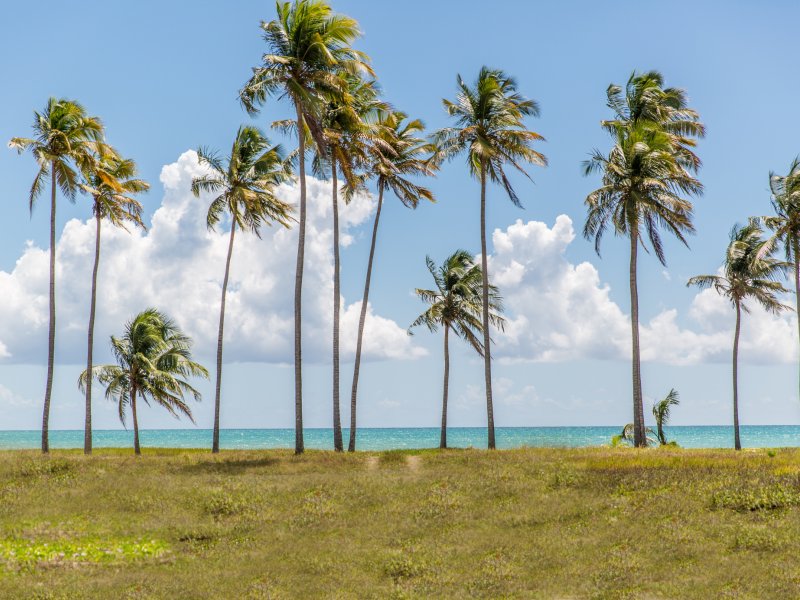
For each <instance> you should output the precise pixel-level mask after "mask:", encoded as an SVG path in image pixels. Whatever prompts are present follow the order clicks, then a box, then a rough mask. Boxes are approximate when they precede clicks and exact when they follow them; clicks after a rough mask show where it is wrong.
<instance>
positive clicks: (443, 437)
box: [439, 324, 450, 449]
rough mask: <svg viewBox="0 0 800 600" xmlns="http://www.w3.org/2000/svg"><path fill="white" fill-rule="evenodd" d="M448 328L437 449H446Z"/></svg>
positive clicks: (446, 326) (445, 329)
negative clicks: (439, 433)
mask: <svg viewBox="0 0 800 600" xmlns="http://www.w3.org/2000/svg"><path fill="white" fill-rule="evenodd" d="M449 338H450V326H449V325H447V324H445V326H444V386H443V388H442V389H443V391H442V435H441V437H440V438H439V448H442V449H444V448H447V392H448V388H449V387H450V347H449Z"/></svg>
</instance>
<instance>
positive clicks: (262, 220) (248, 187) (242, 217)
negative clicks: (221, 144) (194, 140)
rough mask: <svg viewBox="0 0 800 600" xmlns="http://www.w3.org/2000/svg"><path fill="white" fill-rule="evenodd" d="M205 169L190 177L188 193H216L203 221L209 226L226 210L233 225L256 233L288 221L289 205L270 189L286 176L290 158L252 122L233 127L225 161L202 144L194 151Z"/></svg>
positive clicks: (289, 169) (284, 180)
mask: <svg viewBox="0 0 800 600" xmlns="http://www.w3.org/2000/svg"><path fill="white" fill-rule="evenodd" d="M197 156H198V158H199V160H200V163H201V164H203V165H206V166H207V167H208V168H209V170H210V173H209V174H207V175H203V176H200V177H195V178H194V179H193V180H192V193H194V195H195V196H199V195H200V193H201V192H209V193H214V194H218V195H217V196H216V197H215V198H214V199H213V200H212V202H211V205H210V206H209V209H208V216H207V225H208V227H209V229H213V228H214V227H215V226H216V224H217V223H218V222H219V220H220V218H221V217H222V215H223V213H225V212H227V213H228V214H229V215H230V216H231V218H232V219H233V220H234V222H235V223H236V225H237V226H238V227H240V228H241V229H243V230H245V231H251V232H254V233H255V234H256V235H259V228H260V227H261V226H262V225H264V224H267V225H271V224H272V222H273V221H274V222H277V223H280V224H281V225H283V226H284V227H288V226H289V224H290V221H291V220H292V213H293V210H294V209H293V207H292V206H291V205H290V204H288V203H287V202H284V201H283V200H281V199H280V198H278V197H277V195H276V190H277V188H278V186H279V185H280V184H282V183H285V182H287V181H289V180H290V179H291V174H292V169H291V161H290V160H289V159H287V157H286V156H285V154H284V152H283V149H282V148H281V146H280V145H275V146H270V141H269V139H267V137H266V136H265V135H264V134H263V133H262V131H261V130H260V129H258V128H257V127H254V126H252V125H243V126H241V127H239V129H238V131H237V132H236V137H235V138H234V141H233V145H232V147H231V153H230V155H229V156H228V157H227V161H225V160H224V159H223V158H222V157H220V156H219V154H218V153H217V152H214V151H212V150H209V149H208V148H202V147H201V148H200V149H198V151H197Z"/></svg>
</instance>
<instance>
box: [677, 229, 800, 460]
mask: <svg viewBox="0 0 800 600" xmlns="http://www.w3.org/2000/svg"><path fill="white" fill-rule="evenodd" d="M762 233H763V232H762V230H761V227H760V226H759V224H758V222H757V221H756V220H751V221H750V222H749V223H748V224H747V225H745V226H744V227H740V226H736V227H734V228H733V229H732V230H731V241H730V244H729V245H728V251H727V252H726V253H725V264H724V265H723V267H722V274H721V275H698V276H697V277H692V278H691V279H690V280H689V281H688V282H687V284H686V285H690V286H691V285H696V286H698V287H700V288H701V289H705V288H711V287H713V288H714V289H715V290H716V291H717V293H718V294H720V295H722V296H724V297H726V298H727V299H728V300H729V301H730V303H731V304H732V305H733V307H734V309H735V310H736V328H735V330H734V334H733V436H734V446H735V448H736V449H737V450H741V449H742V443H741V440H740V439H739V383H738V381H739V380H738V368H739V332H740V329H741V322H742V311H744V312H746V313H749V312H750V310H749V308H748V306H747V304H745V302H747V301H748V300H751V299H752V300H755V301H756V302H757V303H758V304H760V305H761V306H762V307H763V308H764V310H766V311H768V312H770V313H773V314H778V313H780V312H782V311H784V310H791V309H790V308H789V307H788V306H785V305H784V304H781V303H780V301H779V300H778V298H777V294H781V293H785V292H787V291H788V290H786V289H784V287H783V286H782V285H781V284H780V283H779V282H778V279H779V278H781V277H783V275H784V270H785V269H786V268H787V267H788V266H789V263H785V262H782V261H779V260H777V259H775V258H773V257H772V242H771V240H764V239H763V238H762Z"/></svg>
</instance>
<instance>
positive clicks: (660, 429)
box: [657, 420, 667, 446]
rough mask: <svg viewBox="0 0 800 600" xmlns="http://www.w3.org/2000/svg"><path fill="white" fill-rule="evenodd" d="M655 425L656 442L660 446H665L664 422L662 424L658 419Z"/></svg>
mask: <svg viewBox="0 0 800 600" xmlns="http://www.w3.org/2000/svg"><path fill="white" fill-rule="evenodd" d="M657 426H658V442H659V443H660V444H661V445H662V446H666V445H667V436H666V435H665V434H664V424H663V422H662V421H661V420H659V421H658V423H657Z"/></svg>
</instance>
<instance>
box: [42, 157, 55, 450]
mask: <svg viewBox="0 0 800 600" xmlns="http://www.w3.org/2000/svg"><path fill="white" fill-rule="evenodd" d="M50 169H51V171H52V173H51V174H52V176H53V181H52V189H51V191H50V325H49V327H48V331H47V383H46V384H45V389H44V410H43V411H42V452H43V453H44V454H47V453H48V452H50V435H49V434H50V400H51V397H52V393H53V362H54V354H55V348H56V163H55V161H52V163H51V164H50Z"/></svg>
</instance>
